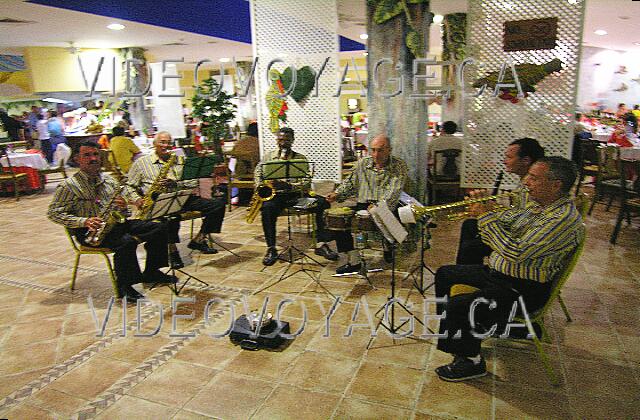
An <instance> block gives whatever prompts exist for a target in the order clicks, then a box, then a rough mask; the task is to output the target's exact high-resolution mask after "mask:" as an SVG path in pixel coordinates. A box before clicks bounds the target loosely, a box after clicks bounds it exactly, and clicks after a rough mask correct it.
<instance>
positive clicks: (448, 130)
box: [427, 121, 462, 175]
mask: <svg viewBox="0 0 640 420" xmlns="http://www.w3.org/2000/svg"><path fill="white" fill-rule="evenodd" d="M457 129H458V125H457V124H456V123H455V122H453V121H445V122H444V123H443V124H442V130H441V132H440V135H439V136H438V137H434V138H433V139H432V140H431V141H430V142H429V143H428V144H427V155H428V156H429V165H433V163H434V162H435V153H436V151H438V150H447V149H455V150H462V137H457V136H454V134H455V133H456V130H457ZM460 160H461V157H460V155H458V156H457V157H456V158H455V161H452V162H448V161H447V162H445V161H438V167H437V168H434V169H432V170H431V173H432V174H437V175H460V163H461V162H460ZM445 163H446V164H447V165H450V166H451V167H452V168H453V169H454V171H453V173H452V174H450V173H449V171H447V170H446V169H447V167H448V166H446V165H445Z"/></svg>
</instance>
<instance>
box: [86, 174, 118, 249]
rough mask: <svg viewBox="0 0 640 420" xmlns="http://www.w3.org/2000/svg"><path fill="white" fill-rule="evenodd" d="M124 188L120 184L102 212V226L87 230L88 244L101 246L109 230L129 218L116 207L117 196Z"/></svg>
mask: <svg viewBox="0 0 640 420" xmlns="http://www.w3.org/2000/svg"><path fill="white" fill-rule="evenodd" d="M124 188H125V186H124V185H120V186H119V187H118V189H116V191H115V192H114V193H113V195H112V196H111V198H110V199H109V202H108V203H107V205H106V206H105V208H104V210H102V213H100V216H99V217H100V218H101V219H102V224H101V225H100V227H99V228H98V229H97V230H94V231H91V230H89V231H87V233H86V235H85V243H86V244H87V245H91V246H100V244H101V243H102V241H103V240H104V238H105V237H106V236H107V234H108V233H109V232H111V230H112V229H113V228H114V227H115V225H116V224H117V223H124V222H125V221H126V220H127V218H126V217H125V216H124V215H122V213H120V212H119V211H117V210H115V209H114V207H115V202H116V198H118V197H120V196H121V195H122V192H123V191H124Z"/></svg>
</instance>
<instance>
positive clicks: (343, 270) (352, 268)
mask: <svg viewBox="0 0 640 420" xmlns="http://www.w3.org/2000/svg"><path fill="white" fill-rule="evenodd" d="M361 268H362V264H360V263H358V264H353V265H351V264H349V263H346V264H345V265H341V266H340V267H338V268H336V274H358V273H359V272H360V269H361Z"/></svg>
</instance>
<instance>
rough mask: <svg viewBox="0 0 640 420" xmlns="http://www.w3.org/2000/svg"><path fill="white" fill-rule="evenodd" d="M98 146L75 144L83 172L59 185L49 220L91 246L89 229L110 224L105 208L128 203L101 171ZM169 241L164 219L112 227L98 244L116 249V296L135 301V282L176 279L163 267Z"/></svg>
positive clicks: (158, 281) (50, 205)
mask: <svg viewBox="0 0 640 420" xmlns="http://www.w3.org/2000/svg"><path fill="white" fill-rule="evenodd" d="M99 150H100V149H99V146H98V144H97V143H94V142H83V143H79V144H78V145H76V146H75V147H74V150H73V159H74V160H75V162H76V163H77V164H78V165H79V167H80V171H79V172H77V173H76V174H75V175H74V176H72V177H71V178H67V179H65V180H63V181H62V183H60V185H58V188H57V189H56V192H55V195H54V197H53V200H52V201H51V203H50V204H49V211H48V217H49V219H51V220H52V221H53V222H55V223H58V224H61V225H63V226H64V227H65V228H67V229H69V230H70V231H72V232H73V235H74V236H75V237H76V238H77V240H78V241H79V242H80V243H82V244H85V245H90V244H88V243H86V238H87V232H96V231H98V230H99V229H101V228H103V227H104V223H106V222H107V220H103V219H104V218H106V216H105V215H106V214H108V213H109V212H110V211H111V210H112V209H111V208H107V207H109V206H113V209H114V210H117V209H121V210H126V205H127V203H126V202H125V200H124V199H123V198H122V197H121V196H120V195H119V191H120V186H119V184H118V182H117V181H116V180H115V179H114V178H113V177H111V176H110V175H107V174H103V173H101V172H100V153H99ZM100 216H102V217H100ZM89 237H91V235H89ZM166 241H167V231H166V226H165V225H164V224H162V223H152V222H144V221H141V220H126V221H124V222H123V223H117V224H115V225H114V226H112V227H111V229H110V231H109V232H108V233H107V234H106V235H105V237H104V238H103V239H102V240H101V242H100V246H101V247H105V248H110V249H111V250H113V251H114V257H113V262H114V266H115V267H114V268H115V273H116V280H117V284H118V296H117V297H118V298H122V297H125V296H126V298H127V300H129V301H131V302H135V300H136V299H139V298H142V297H144V296H142V295H141V294H140V293H139V292H138V291H137V290H135V289H134V288H133V287H132V285H133V284H136V283H140V282H144V283H175V281H176V278H175V277H173V276H168V275H166V274H164V273H162V272H161V271H160V270H159V268H160V267H165V266H167V265H168V259H167V247H166ZM140 242H145V249H146V250H147V259H146V266H145V270H144V272H140V267H139V265H138V258H137V256H136V248H137V246H138V243H140Z"/></svg>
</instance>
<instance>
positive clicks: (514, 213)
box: [478, 197, 584, 283]
mask: <svg viewBox="0 0 640 420" xmlns="http://www.w3.org/2000/svg"><path fill="white" fill-rule="evenodd" d="M529 203H534V205H527V207H526V208H525V209H518V208H513V209H509V210H505V211H501V212H495V213H486V214H484V215H482V216H480V218H479V219H478V229H479V231H480V237H481V238H482V241H483V242H484V243H486V244H487V245H489V246H490V247H491V248H492V249H493V252H492V253H491V256H490V257H489V267H490V268H492V269H494V270H496V271H499V272H501V273H503V274H506V275H509V276H512V277H517V278H521V279H528V280H533V281H538V282H540V283H546V282H547V281H552V280H554V278H555V277H556V275H557V274H558V273H559V272H560V271H561V270H562V269H563V268H564V266H565V265H566V262H567V260H568V258H570V257H571V255H573V253H574V251H575V250H576V248H577V247H578V245H579V244H580V242H581V241H582V240H583V239H584V227H583V225H582V218H581V217H580V214H579V212H578V211H577V210H576V208H575V206H574V204H573V202H572V200H571V199H570V198H569V197H562V198H559V199H558V200H556V201H555V202H554V203H552V204H550V205H548V206H546V207H540V206H539V205H535V202H533V201H532V200H530V201H529Z"/></svg>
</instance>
